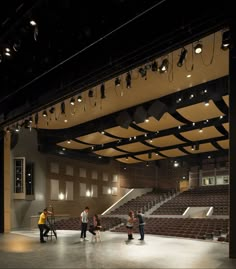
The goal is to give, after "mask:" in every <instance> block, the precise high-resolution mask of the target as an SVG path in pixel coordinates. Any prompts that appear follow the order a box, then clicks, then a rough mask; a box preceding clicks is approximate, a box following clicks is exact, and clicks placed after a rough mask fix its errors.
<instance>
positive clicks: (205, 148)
mask: <svg viewBox="0 0 236 269" xmlns="http://www.w3.org/2000/svg"><path fill="white" fill-rule="evenodd" d="M184 149H185V150H187V151H188V152H189V153H192V154H198V153H203V152H208V151H216V150H217V149H216V148H215V147H214V146H213V145H212V144H211V143H205V144H200V145H199V150H192V147H191V146H188V147H184Z"/></svg>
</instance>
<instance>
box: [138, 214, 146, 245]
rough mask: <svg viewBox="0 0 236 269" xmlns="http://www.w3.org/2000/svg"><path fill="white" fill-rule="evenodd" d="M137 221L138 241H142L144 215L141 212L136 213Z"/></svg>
mask: <svg viewBox="0 0 236 269" xmlns="http://www.w3.org/2000/svg"><path fill="white" fill-rule="evenodd" d="M137 219H138V222H139V233H140V238H139V240H144V225H145V222H144V214H142V213H141V211H138V214H137Z"/></svg>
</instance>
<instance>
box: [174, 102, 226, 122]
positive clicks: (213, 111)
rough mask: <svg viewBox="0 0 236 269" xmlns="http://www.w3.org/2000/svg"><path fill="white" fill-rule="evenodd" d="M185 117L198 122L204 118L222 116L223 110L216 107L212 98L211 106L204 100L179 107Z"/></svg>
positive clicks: (178, 110)
mask: <svg viewBox="0 0 236 269" xmlns="http://www.w3.org/2000/svg"><path fill="white" fill-rule="evenodd" d="M177 112H179V113H180V114H181V115H182V116H183V117H184V118H186V119H188V120H190V121H192V122H198V121H202V120H207V119H212V118H216V117H220V116H222V112H221V111H220V110H219V109H218V108H217V107H216V105H215V104H214V102H213V101H212V100H210V101H209V106H205V104H204V102H201V103H198V104H195V105H192V106H187V107H183V108H179V109H177Z"/></svg>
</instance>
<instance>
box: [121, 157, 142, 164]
mask: <svg viewBox="0 0 236 269" xmlns="http://www.w3.org/2000/svg"><path fill="white" fill-rule="evenodd" d="M116 160H117V161H119V162H121V163H127V164H132V163H140V162H141V161H139V160H136V159H134V158H132V157H129V158H128V159H126V158H117V159H116Z"/></svg>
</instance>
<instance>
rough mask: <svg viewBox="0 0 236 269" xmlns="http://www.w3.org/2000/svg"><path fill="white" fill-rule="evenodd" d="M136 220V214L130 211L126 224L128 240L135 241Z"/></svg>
mask: <svg viewBox="0 0 236 269" xmlns="http://www.w3.org/2000/svg"><path fill="white" fill-rule="evenodd" d="M135 221H136V219H135V218H134V212H133V211H132V210H130V211H129V214H128V219H127V223H126V228H127V233H128V240H131V239H134V238H133V226H134V222H135Z"/></svg>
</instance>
